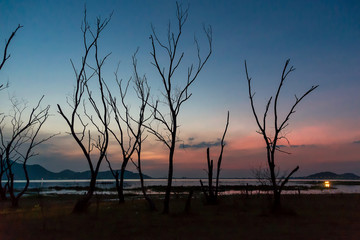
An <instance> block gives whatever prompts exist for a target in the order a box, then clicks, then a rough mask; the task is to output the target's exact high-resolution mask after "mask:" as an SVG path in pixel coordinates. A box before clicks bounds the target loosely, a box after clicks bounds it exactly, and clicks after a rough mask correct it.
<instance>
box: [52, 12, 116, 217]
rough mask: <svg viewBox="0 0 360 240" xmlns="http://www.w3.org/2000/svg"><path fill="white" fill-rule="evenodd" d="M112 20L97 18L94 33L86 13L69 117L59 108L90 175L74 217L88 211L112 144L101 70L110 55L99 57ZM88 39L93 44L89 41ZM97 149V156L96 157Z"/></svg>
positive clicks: (70, 100) (69, 100) (76, 205)
mask: <svg viewBox="0 0 360 240" xmlns="http://www.w3.org/2000/svg"><path fill="white" fill-rule="evenodd" d="M110 19H111V15H110V17H109V18H105V20H101V19H100V18H97V21H96V29H95V31H93V30H91V28H90V25H89V23H88V22H87V19H86V9H85V11H84V20H83V24H82V27H81V30H82V33H83V44H84V55H83V56H82V59H81V65H80V71H77V69H76V68H75V65H74V63H73V62H72V61H71V63H72V66H73V69H74V72H75V77H76V86H75V89H74V93H73V96H72V99H68V104H69V106H70V108H71V110H72V111H71V113H70V114H69V115H67V114H65V113H64V111H63V109H62V107H60V105H59V104H58V105H57V106H58V112H59V113H60V115H61V116H62V117H63V118H64V120H65V121H66V123H67V125H68V126H69V128H70V134H71V136H72V137H73V138H74V140H75V141H76V143H77V145H78V146H79V147H80V149H81V152H82V153H83V155H84V157H85V158H86V161H87V163H88V165H89V168H90V172H91V178H90V185H89V189H88V190H87V192H86V194H85V195H84V196H82V197H81V198H80V199H79V200H78V201H77V202H76V204H75V206H74V209H73V212H75V213H81V212H84V211H86V210H87V208H88V206H89V204H90V202H89V201H90V199H91V198H92V196H93V194H94V191H95V185H96V178H97V175H98V173H99V169H100V166H101V163H102V161H103V159H104V158H105V155H106V151H107V148H108V143H109V130H108V126H109V121H110V117H109V109H108V108H109V106H108V104H107V100H106V96H105V91H106V89H105V81H104V79H103V75H102V67H103V64H104V62H105V60H106V58H107V57H108V56H109V54H108V55H106V56H105V57H104V58H102V59H101V58H100V57H99V55H98V52H99V51H98V40H99V36H100V34H101V32H102V31H103V30H104V29H105V27H106V26H107V24H108V23H109V21H110ZM89 38H90V39H91V40H89ZM91 51H92V53H93V54H94V58H93V61H94V62H95V67H92V66H91V65H90V64H89V61H90V60H88V58H89V54H90V53H91ZM88 70H89V71H91V74H90V75H88V74H87V73H86V72H87V71H88ZM93 78H96V82H97V88H98V89H97V90H99V93H97V94H98V95H99V96H100V97H99V98H100V100H99V101H96V100H97V99H95V97H96V96H95V95H97V94H95V95H94V94H93V93H92V91H91V90H90V87H89V81H90V80H91V79H93ZM84 94H87V100H88V102H89V103H90V105H91V107H92V108H91V110H87V109H86V106H85V96H84ZM81 103H83V113H81ZM92 113H94V114H92ZM86 118H87V120H88V121H87V122H86V120H85V119H86ZM94 132H95V133H94ZM94 135H95V136H94ZM95 149H96V150H97V152H98V154H94V150H95ZM93 160H94V162H93Z"/></svg>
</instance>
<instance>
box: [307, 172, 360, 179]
mask: <svg viewBox="0 0 360 240" xmlns="http://www.w3.org/2000/svg"><path fill="white" fill-rule="evenodd" d="M304 178H308V179H352V180H355V179H360V177H359V176H358V175H355V174H353V173H343V174H336V173H333V172H320V173H315V174H312V175H309V176H307V177H304Z"/></svg>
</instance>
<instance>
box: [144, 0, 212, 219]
mask: <svg viewBox="0 0 360 240" xmlns="http://www.w3.org/2000/svg"><path fill="white" fill-rule="evenodd" d="M188 10H189V8H186V9H185V10H184V9H183V8H182V5H181V4H178V3H176V17H177V26H178V29H177V32H172V30H171V26H170V24H169V28H168V31H167V40H166V41H164V42H162V41H160V39H159V38H158V36H157V34H156V32H155V28H154V27H153V26H152V34H151V35H150V40H151V46H152V51H151V56H152V58H153V62H152V64H153V65H154V66H155V68H156V70H157V72H158V73H159V75H160V78H161V82H162V85H163V87H164V89H163V92H162V95H163V97H164V99H162V100H158V101H156V103H154V104H150V107H151V108H152V112H153V116H154V120H155V121H156V122H157V123H158V126H157V127H154V126H151V125H150V126H149V128H148V129H149V132H150V133H151V134H153V135H154V136H155V137H156V138H157V140H158V141H160V142H162V143H163V144H164V145H165V146H166V147H167V148H168V149H169V169H168V180H167V187H166V192H165V198H164V210H163V213H169V203H170V192H171V185H172V178H173V162H174V153H175V146H176V142H177V130H178V127H179V125H178V115H179V113H180V109H181V106H182V104H183V103H184V102H186V101H187V100H189V98H190V97H191V95H192V94H191V93H189V88H190V86H191V85H192V84H193V83H194V81H195V80H196V78H197V77H198V75H199V73H200V72H201V70H202V69H203V67H204V65H205V63H206V62H207V60H208V59H209V57H210V55H211V53H212V30H211V27H208V28H204V31H205V34H206V37H207V40H208V44H209V52H208V54H207V55H206V57H205V59H202V58H201V56H200V47H199V43H198V41H197V40H196V39H195V43H196V46H197V56H198V64H197V66H196V67H194V65H193V64H192V65H191V66H189V67H188V71H187V79H186V83H185V86H183V87H179V86H174V73H175V72H176V70H178V67H179V65H180V63H181V61H182V59H183V57H184V52H182V53H181V54H180V55H179V54H178V49H179V43H180V37H181V35H182V31H183V26H184V24H185V22H186V20H187V18H188ZM158 48H160V49H162V50H163V51H164V52H165V55H166V56H167V58H168V62H167V64H166V65H165V64H164V65H162V64H161V63H160V62H159V60H160V57H159V55H158V54H159V50H158ZM159 104H161V105H164V106H165V108H167V109H168V112H167V113H165V112H163V111H162V109H159V108H161V107H159ZM159 125H161V128H159V127H160V126H159Z"/></svg>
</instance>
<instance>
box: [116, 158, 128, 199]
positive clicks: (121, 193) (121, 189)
mask: <svg viewBox="0 0 360 240" xmlns="http://www.w3.org/2000/svg"><path fill="white" fill-rule="evenodd" d="M128 161H129V159H124V161H123V163H122V164H121V169H120V184H119V187H118V188H117V189H118V195H119V203H124V202H125V197H124V175H125V168H126V165H127V163H128Z"/></svg>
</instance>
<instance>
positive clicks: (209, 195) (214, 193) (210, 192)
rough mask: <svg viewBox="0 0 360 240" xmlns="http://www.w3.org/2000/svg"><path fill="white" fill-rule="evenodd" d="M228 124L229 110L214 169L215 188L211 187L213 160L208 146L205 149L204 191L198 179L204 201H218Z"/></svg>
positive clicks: (209, 202) (213, 202) (212, 202)
mask: <svg viewBox="0 0 360 240" xmlns="http://www.w3.org/2000/svg"><path fill="white" fill-rule="evenodd" d="M228 126H229V112H228V114H227V118H226V126H225V130H224V133H223V136H222V138H221V143H220V145H221V150H220V154H219V158H218V161H217V169H216V182H215V190H214V187H213V169H214V162H213V160H210V148H209V147H208V148H207V150H206V156H207V165H208V170H207V174H208V182H209V183H208V189H207V191H206V189H205V187H204V184H203V182H202V181H201V180H200V184H201V188H202V189H203V192H204V194H205V198H206V202H207V203H208V204H216V203H217V202H218V193H219V179H220V171H221V162H222V156H223V152H224V147H225V142H224V139H225V135H226V132H227V129H228Z"/></svg>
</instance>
